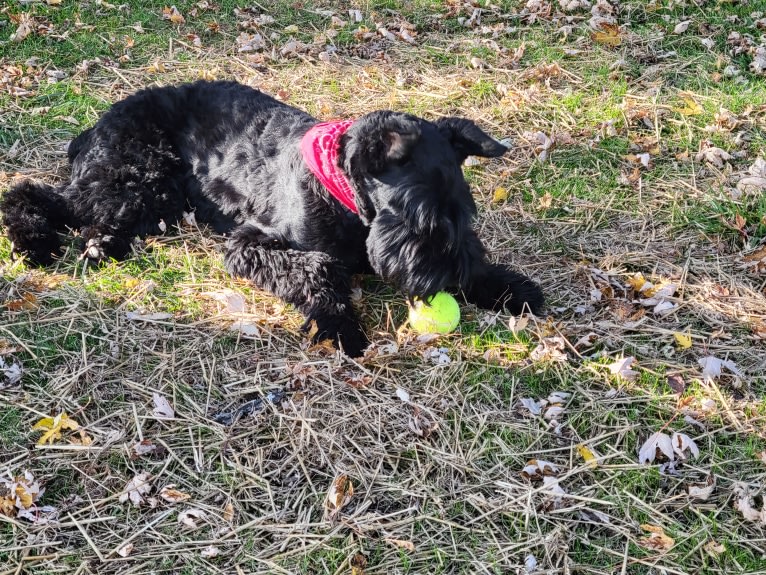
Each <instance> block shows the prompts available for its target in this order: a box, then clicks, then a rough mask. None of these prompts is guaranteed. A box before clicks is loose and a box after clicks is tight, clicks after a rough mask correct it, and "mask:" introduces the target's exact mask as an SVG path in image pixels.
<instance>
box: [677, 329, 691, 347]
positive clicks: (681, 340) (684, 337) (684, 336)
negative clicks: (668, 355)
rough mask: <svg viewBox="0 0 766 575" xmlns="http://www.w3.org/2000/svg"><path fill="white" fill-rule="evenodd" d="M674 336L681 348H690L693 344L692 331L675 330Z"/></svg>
mask: <svg viewBox="0 0 766 575" xmlns="http://www.w3.org/2000/svg"><path fill="white" fill-rule="evenodd" d="M673 337H674V338H675V340H676V343H677V344H678V347H680V348H681V349H689V348H690V347H691V346H692V336H691V334H690V333H688V332H687V333H680V332H677V331H676V332H673Z"/></svg>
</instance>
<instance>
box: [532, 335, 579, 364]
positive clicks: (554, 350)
mask: <svg viewBox="0 0 766 575" xmlns="http://www.w3.org/2000/svg"><path fill="white" fill-rule="evenodd" d="M565 349H566V342H565V341H564V338H563V337H561V336H555V337H544V338H543V339H542V341H541V342H540V343H539V344H538V345H537V347H536V348H535V349H533V350H532V353H530V354H529V358H530V359H531V360H532V361H560V362H565V361H567V360H568V359H569V358H568V356H567V354H566V352H565V351H564V350H565Z"/></svg>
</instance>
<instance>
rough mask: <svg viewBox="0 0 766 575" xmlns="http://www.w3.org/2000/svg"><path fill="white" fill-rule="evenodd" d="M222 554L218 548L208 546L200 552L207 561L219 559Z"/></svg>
mask: <svg viewBox="0 0 766 575" xmlns="http://www.w3.org/2000/svg"><path fill="white" fill-rule="evenodd" d="M220 554H221V550H220V549H219V548H218V547H215V546H214V545H208V546H207V547H205V548H204V549H203V550H202V551H200V555H201V556H202V557H204V558H205V559H210V558H212V557H218V556H219V555H220Z"/></svg>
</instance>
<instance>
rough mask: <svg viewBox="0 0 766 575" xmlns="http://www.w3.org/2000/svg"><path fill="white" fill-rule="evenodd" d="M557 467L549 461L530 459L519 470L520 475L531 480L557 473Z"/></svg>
mask: <svg viewBox="0 0 766 575" xmlns="http://www.w3.org/2000/svg"><path fill="white" fill-rule="evenodd" d="M558 472H559V468H558V467H557V466H556V465H555V464H553V463H551V462H550V461H543V460H542V459H530V460H529V461H528V462H527V464H526V465H525V466H524V469H522V470H521V476H522V477H524V478H525V479H529V480H531V481H539V480H541V479H542V478H543V477H547V476H555V475H558Z"/></svg>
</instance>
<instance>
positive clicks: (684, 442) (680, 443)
mask: <svg viewBox="0 0 766 575" xmlns="http://www.w3.org/2000/svg"><path fill="white" fill-rule="evenodd" d="M672 442H673V451H674V452H675V453H676V455H678V457H680V458H681V459H686V450H687V449H688V450H689V451H690V452H691V454H692V455H693V456H694V457H699V454H700V450H699V448H698V447H697V444H696V443H695V442H694V440H693V439H692V438H691V437H689V436H688V435H686V434H684V433H673V437H672Z"/></svg>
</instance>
